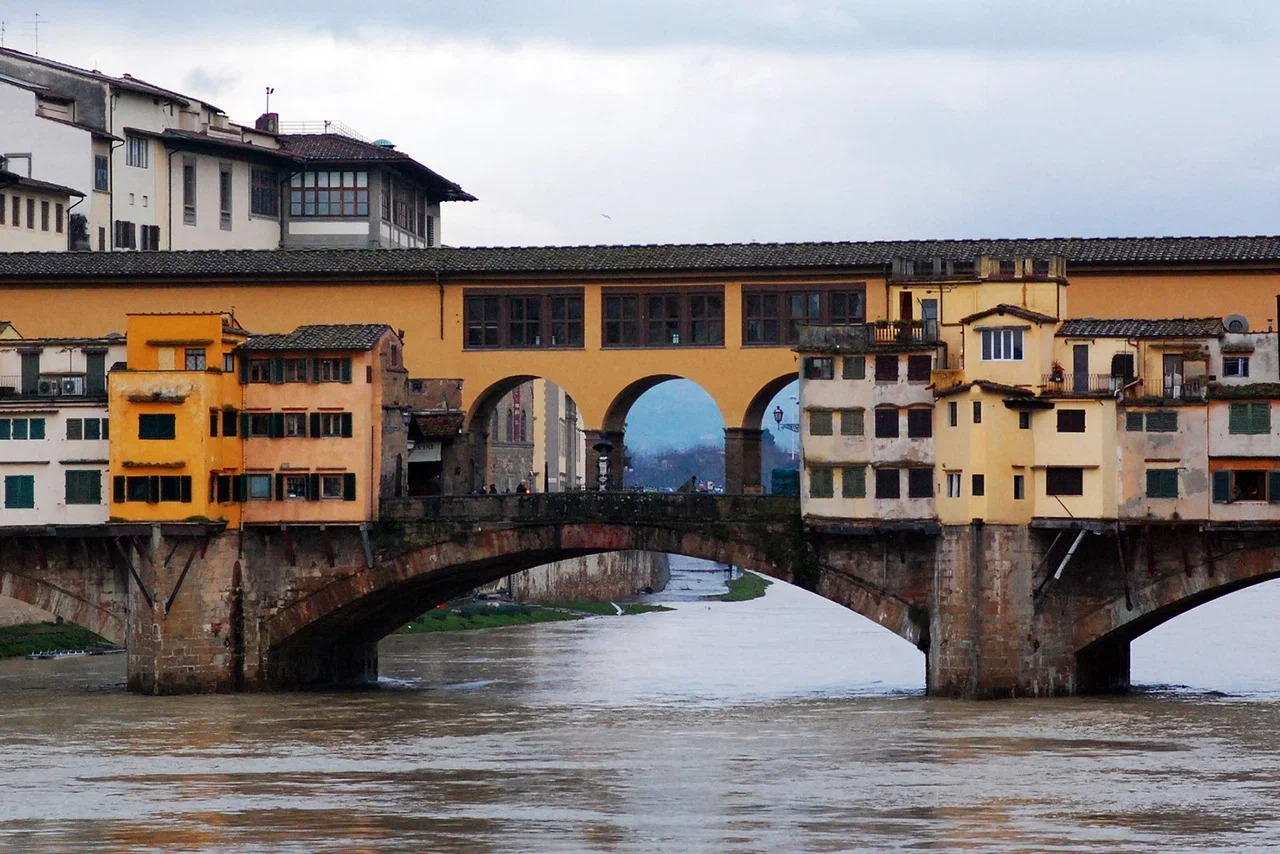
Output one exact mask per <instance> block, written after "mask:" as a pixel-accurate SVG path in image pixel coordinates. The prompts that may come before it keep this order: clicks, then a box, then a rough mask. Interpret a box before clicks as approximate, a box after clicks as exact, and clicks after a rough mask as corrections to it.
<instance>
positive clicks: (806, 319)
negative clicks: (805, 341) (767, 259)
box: [742, 283, 866, 345]
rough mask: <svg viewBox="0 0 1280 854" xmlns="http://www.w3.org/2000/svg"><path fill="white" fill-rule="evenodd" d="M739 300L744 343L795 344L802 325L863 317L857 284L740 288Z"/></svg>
mask: <svg viewBox="0 0 1280 854" xmlns="http://www.w3.org/2000/svg"><path fill="white" fill-rule="evenodd" d="M742 301H743V308H742V341H743V343H744V344H747V345H752V344H755V345H778V344H795V343H796V342H797V340H798V339H799V332H800V327H801V326H803V325H806V324H807V325H814V324H844V325H847V324H854V323H862V322H864V321H865V320H866V296H865V289H864V286H863V285H862V284H860V283H859V284H853V285H841V286H839V287H836V288H829V289H821V290H807V291H793V290H784V289H781V288H768V289H755V290H744V291H743V294H742Z"/></svg>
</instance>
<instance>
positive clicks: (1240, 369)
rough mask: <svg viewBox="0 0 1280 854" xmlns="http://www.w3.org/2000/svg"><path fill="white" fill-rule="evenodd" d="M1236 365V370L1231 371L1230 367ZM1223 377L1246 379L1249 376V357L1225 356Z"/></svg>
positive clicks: (1223, 359) (1223, 358)
mask: <svg viewBox="0 0 1280 854" xmlns="http://www.w3.org/2000/svg"><path fill="white" fill-rule="evenodd" d="M1231 364H1234V366H1235V370H1234V371H1233V370H1231V369H1230V368H1229V367H1228V366H1229V365H1231ZM1222 375H1223V376H1224V377H1235V378H1240V379H1242V378H1245V377H1248V376H1249V357H1248V356H1223V357H1222Z"/></svg>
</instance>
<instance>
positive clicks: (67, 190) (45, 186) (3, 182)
mask: <svg viewBox="0 0 1280 854" xmlns="http://www.w3.org/2000/svg"><path fill="white" fill-rule="evenodd" d="M4 187H22V188H23V189H27V190H38V191H40V192H45V193H58V194H60V195H63V196H77V197H79V198H84V193H82V192H80V191H79V190H77V189H74V188H73V187H64V186H62V185H61V184H51V183H49V182H48V181H37V180H36V179H34V178H28V177H26V176H24V175H19V174H18V173H16V172H6V171H4V170H2V169H0V189H2V188H4Z"/></svg>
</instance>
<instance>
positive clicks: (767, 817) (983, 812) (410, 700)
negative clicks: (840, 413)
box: [0, 559, 1280, 852]
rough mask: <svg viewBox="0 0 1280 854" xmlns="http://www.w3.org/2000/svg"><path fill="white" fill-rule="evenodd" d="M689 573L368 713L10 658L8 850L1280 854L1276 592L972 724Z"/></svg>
mask: <svg viewBox="0 0 1280 854" xmlns="http://www.w3.org/2000/svg"><path fill="white" fill-rule="evenodd" d="M677 564H678V565H677V568H676V571H675V572H674V573H673V580H672V585H671V587H670V588H669V590H668V592H667V593H666V594H659V595H658V596H655V597H653V598H654V599H661V600H665V601H668V602H671V603H672V604H673V605H674V607H675V608H676V609H677V610H675V611H674V612H671V613H660V614H646V615H642V616H635V617H617V618H599V619H592V620H585V621H581V622H575V623H551V624H542V625H536V626H527V627H521V628H514V629H501V630H490V631H483V632H459V633H451V634H437V635H404V636H396V637H392V638H390V639H388V640H387V641H386V642H384V644H383V647H382V651H381V663H382V672H383V674H384V678H383V686H382V688H381V690H377V691H359V692H325V693H305V694H289V695H251V696H238V697H175V698H144V697H134V696H130V695H128V694H126V693H124V691H123V690H122V685H123V680H124V673H123V667H124V661H123V657H122V656H114V657H103V658H93V659H83V658H82V659H74V660H63V661H44V662H28V661H7V662H0V851H22V852H44V851H58V852H62V851H95V852H96V851H102V852H107V851H110V852H121V851H236V852H258V851H262V852H267V851H270V852H278V851H288V852H294V851H296V852H312V851H386V850H405V851H409V850H413V851H433V850H434V851H457V852H490V851H537V852H567V851H617V852H633V851H635V852H639V851H644V852H649V851H661V852H667V851H674V852H683V851H710V852H722V851H732V852H739V851H741V852H786V851H861V850H884V851H894V850H917V851H918V850H940V851H955V850H964V851H982V852H986V851H1152V852H1154V851H1170V850H1178V851H1207V850H1213V851H1225V850H1233V851H1265V850H1276V849H1277V848H1280V750H1278V749H1277V748H1278V747H1280V660H1278V659H1280V656H1277V655H1276V652H1277V650H1280V623H1277V622H1276V621H1275V619H1274V614H1276V613H1277V611H1280V587H1277V586H1275V585H1270V586H1268V585H1264V586H1261V587H1257V588H1254V589H1252V590H1249V591H1244V592H1243V593H1241V594H1236V595H1234V596H1232V597H1227V598H1226V599H1223V600H1220V601H1219V602H1216V603H1212V604H1210V605H1207V606H1204V607H1202V608H1201V609H1198V610H1197V611H1193V612H1192V613H1190V614H1187V615H1185V616H1183V617H1181V618H1179V619H1177V620H1175V621H1173V622H1171V623H1169V624H1167V625H1166V626H1164V627H1161V628H1160V629H1158V630H1156V631H1155V632H1152V633H1151V634H1150V635H1148V636H1146V637H1144V638H1142V639H1141V640H1140V641H1139V642H1138V643H1137V644H1135V648H1134V677H1135V679H1137V680H1139V681H1141V682H1143V683H1145V684H1146V685H1148V686H1155V687H1149V688H1147V689H1145V690H1143V691H1141V692H1138V693H1135V694H1134V695H1132V696H1129V697H1125V698H1118V699H1114V698H1108V699H1092V698H1075V699H1064V700H1048V701H1044V700H1042V701H1011V702H998V703H966V702H958V701H943V700H931V699H929V698H926V697H924V696H923V689H922V686H923V678H924V659H923V656H921V655H920V653H919V652H917V651H916V650H915V649H914V648H912V647H911V646H910V645H909V644H907V643H905V642H903V641H901V640H900V639H898V638H896V637H893V636H892V635H890V634H889V633H887V632H885V631H884V630H882V629H880V628H878V627H876V626H874V625H873V624H871V623H870V622H869V621H867V620H864V619H862V618H860V617H857V616H855V615H853V614H851V613H849V612H847V611H845V610H844V609H842V608H840V607H839V606H836V605H833V604H831V603H829V602H826V601H825V600H822V599H819V598H817V597H815V596H812V595H810V594H808V593H805V592H804V591H801V590H799V589H796V588H793V587H789V586H787V585H783V584H774V585H773V586H772V587H770V588H769V592H768V594H767V595H766V596H765V597H764V598H762V599H757V600H754V601H751V602H741V603H722V602H707V601H703V600H701V598H700V597H701V596H702V595H704V594H706V593H711V592H716V591H717V590H721V589H723V588H722V586H721V585H722V579H723V576H722V575H721V574H719V573H701V572H691V571H685V570H691V569H695V568H697V567H695V566H693V565H691V564H685V563H684V562H682V561H679V560H678V559H677ZM682 567H683V569H682ZM686 588H687V589H686ZM1215 691H1217V692H1223V693H1222V694H1219V693H1213V692H1215Z"/></svg>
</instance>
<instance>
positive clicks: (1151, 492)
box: [1147, 469, 1178, 498]
mask: <svg viewBox="0 0 1280 854" xmlns="http://www.w3.org/2000/svg"><path fill="white" fill-rule="evenodd" d="M1147 497H1148V498H1177V497H1178V470H1177V469H1147Z"/></svg>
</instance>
